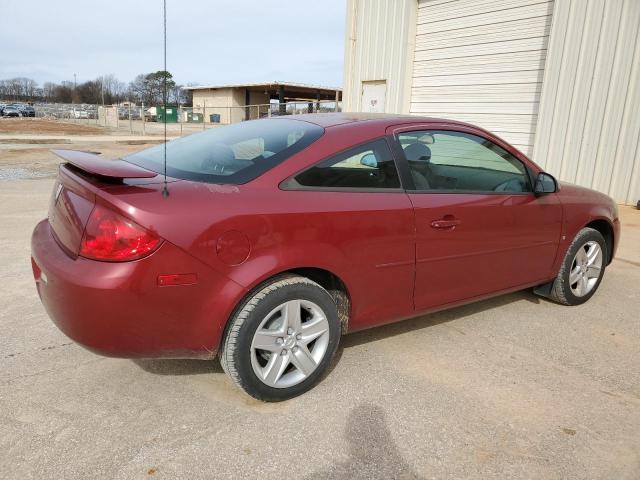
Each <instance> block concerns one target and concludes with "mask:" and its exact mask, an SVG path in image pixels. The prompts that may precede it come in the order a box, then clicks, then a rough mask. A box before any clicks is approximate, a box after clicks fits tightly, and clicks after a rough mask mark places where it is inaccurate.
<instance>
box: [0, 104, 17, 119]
mask: <svg viewBox="0 0 640 480" xmlns="http://www.w3.org/2000/svg"><path fill="white" fill-rule="evenodd" d="M2 116H3V117H19V116H21V114H20V110H18V107H15V106H13V105H7V106H5V107H4V108H3V109H2Z"/></svg>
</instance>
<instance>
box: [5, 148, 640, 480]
mask: <svg viewBox="0 0 640 480" xmlns="http://www.w3.org/2000/svg"><path fill="white" fill-rule="evenodd" d="M74 148H76V146H74ZM136 148H141V147H139V146H138V147H132V146H122V145H119V146H117V147H111V146H107V145H102V146H98V147H96V145H95V144H92V145H91V148H90V149H91V150H96V149H98V150H103V151H105V152H107V153H108V152H112V153H121V152H122V151H125V150H133V149H136ZM110 149H111V150H110ZM54 166H55V160H54V158H53V157H50V156H49V155H47V154H45V153H44V150H40V151H38V149H35V148H33V149H31V148H30V149H29V150H28V151H26V152H24V153H19V152H17V151H16V152H13V153H11V154H10V155H9V154H7V153H6V151H2V150H0V171H2V170H3V169H4V170H9V169H16V168H22V169H25V170H26V171H27V173H26V174H24V175H22V177H20V176H18V177H15V176H10V175H9V176H5V177H6V178H11V179H9V180H1V179H2V178H3V177H2V176H0V225H2V227H1V230H0V265H1V268H2V270H1V272H2V277H3V278H5V280H7V282H6V283H5V287H4V288H2V289H1V290H0V325H1V326H2V335H1V336H0V432H2V433H1V434H0V452H1V453H0V478H6V479H14V478H15V479H17V478H20V479H29V478H82V479H84V478H109V479H128V478H170V479H173V478H188V479H198V478H239V479H244V478H256V477H260V478H278V479H282V478H288V477H292V476H295V477H298V478H309V479H312V478H313V479H323V478H363V479H364V478H367V479H371V478H380V479H383V478H384V479H389V478H406V479H413V478H420V479H422V478H424V479H427V478H437V479H443V478H452V479H458V478H477V479H491V478H496V479H504V478H576V479H584V478H589V479H616V480H619V479H638V478H640V324H639V318H640V289H639V285H640V212H639V211H637V210H634V209H631V208H628V207H627V208H621V214H622V216H623V217H622V218H623V238H622V245H621V246H620V249H619V252H618V259H617V260H615V261H614V263H613V264H612V265H611V267H610V268H608V269H607V272H606V275H605V279H604V281H603V284H602V285H601V287H600V290H599V292H598V293H597V294H596V296H595V297H594V298H593V299H592V300H591V301H590V302H588V303H587V304H586V305H583V306H580V307H563V306H559V305H555V304H553V303H550V302H548V301H546V300H544V299H540V298H538V297H536V296H534V295H533V294H532V293H530V292H519V293H515V294H511V295H506V296H502V297H499V298H495V299H492V300H488V301H483V302H480V303H476V304H473V305H468V306H465V307H460V308H456V309H454V310H449V311H446V312H442V313H438V314H434V315H429V316H425V317H421V318H416V319H413V320H409V321H405V322H402V323H398V324H395V325H391V326H387V327H382V328H377V329H374V330H370V331H367V332H362V333H357V334H353V335H349V336H347V337H345V338H344V339H343V342H342V346H341V349H340V351H339V355H338V357H339V358H338V360H337V362H336V363H335V366H334V368H333V369H332V371H331V373H330V374H329V375H328V377H327V378H326V379H325V380H324V381H323V382H322V383H321V384H320V385H319V386H318V387H316V388H315V389H314V390H313V391H311V392H310V393H308V394H306V395H304V396H302V397H299V398H297V399H294V400H291V401H288V402H284V403H280V404H262V403H259V402H257V401H255V400H253V399H251V398H250V397H248V396H246V395H244V394H243V393H241V392H240V391H239V390H237V389H236V388H234V387H233V385H232V384H231V382H230V380H228V379H227V377H226V376H225V375H224V373H223V372H222V371H221V368H220V365H219V363H218V362H217V361H216V362H203V361H184V360H171V361H168V360H167V361H163V360H153V361H151V360H149V361H130V360H119V359H107V358H102V357H98V356H96V355H94V354H92V353H89V352H88V351H85V350H84V349H82V348H81V347H79V346H77V345H75V344H73V343H72V342H71V341H70V340H69V339H68V338H66V337H65V336H64V335H63V334H62V333H61V332H59V331H58V330H57V329H56V328H55V327H54V326H53V324H52V323H51V322H50V320H49V319H48V317H47V315H46V314H45V312H44V309H43V308H42V306H41V304H40V302H39V300H38V297H37V294H36V290H35V286H34V284H33V281H32V277H31V267H30V262H29V238H30V235H31V230H32V229H33V227H34V225H35V224H36V222H37V221H38V220H40V219H41V218H43V217H44V216H45V214H46V210H47V203H48V199H49V195H50V192H51V189H52V185H53V177H52V173H53V172H54V170H55V168H54ZM28 172H35V173H39V174H41V175H42V176H39V177H38V176H37V175H30V174H29V173H28Z"/></svg>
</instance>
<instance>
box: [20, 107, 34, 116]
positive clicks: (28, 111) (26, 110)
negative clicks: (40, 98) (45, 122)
mask: <svg viewBox="0 0 640 480" xmlns="http://www.w3.org/2000/svg"><path fill="white" fill-rule="evenodd" d="M20 114H21V115H22V116H23V117H35V116H36V110H35V109H34V108H33V107H32V106H31V105H23V106H22V108H20Z"/></svg>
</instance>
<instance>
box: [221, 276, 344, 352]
mask: <svg viewBox="0 0 640 480" xmlns="http://www.w3.org/2000/svg"><path fill="white" fill-rule="evenodd" d="M286 275H298V276H301V277H305V278H308V279H309V280H312V281H314V282H316V283H317V284H318V285H320V286H321V287H322V288H324V289H325V290H327V292H329V294H330V295H331V297H332V298H333V299H334V301H335V302H336V306H337V309H338V319H339V321H340V326H341V332H342V333H343V334H345V333H347V331H348V329H349V318H350V317H351V308H352V301H351V295H350V293H349V289H348V287H347V285H346V283H345V282H344V281H343V280H342V278H341V277H339V276H338V275H336V274H335V273H334V272H332V271H330V270H328V269H326V268H321V267H317V266H314V267H292V268H287V269H283V270H280V271H277V272H270V273H269V274H267V275H265V276H263V277H261V278H259V279H256V281H255V282H254V283H253V284H252V285H250V286H249V288H248V290H247V291H246V292H245V294H244V295H242V297H241V298H240V299H239V300H238V301H237V302H236V304H235V306H234V307H233V310H231V313H230V315H229V316H228V317H227V318H226V320H225V321H224V324H223V325H221V327H222V328H221V330H222V335H221V336H220V342H224V339H225V337H226V335H227V330H228V328H229V325H230V324H231V319H232V318H233V317H234V315H236V314H237V312H238V311H239V310H240V309H241V308H242V306H243V305H244V304H245V303H246V302H247V301H249V299H250V298H251V297H252V296H253V295H255V293H256V292H257V291H259V290H260V289H262V288H263V286H264V285H265V284H267V283H269V282H271V281H273V280H274V279H276V278H279V277H283V276H286ZM218 351H220V348H218Z"/></svg>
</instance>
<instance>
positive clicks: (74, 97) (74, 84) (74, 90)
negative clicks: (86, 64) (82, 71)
mask: <svg viewBox="0 0 640 480" xmlns="http://www.w3.org/2000/svg"><path fill="white" fill-rule="evenodd" d="M71 103H76V74H75V73H74V74H73V98H72V99H71Z"/></svg>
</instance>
